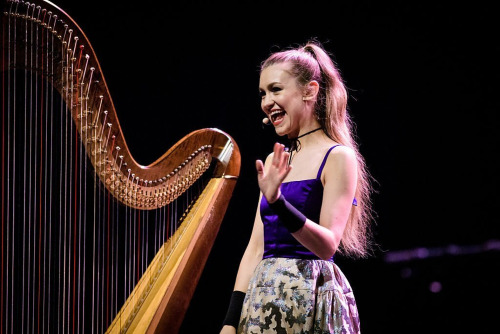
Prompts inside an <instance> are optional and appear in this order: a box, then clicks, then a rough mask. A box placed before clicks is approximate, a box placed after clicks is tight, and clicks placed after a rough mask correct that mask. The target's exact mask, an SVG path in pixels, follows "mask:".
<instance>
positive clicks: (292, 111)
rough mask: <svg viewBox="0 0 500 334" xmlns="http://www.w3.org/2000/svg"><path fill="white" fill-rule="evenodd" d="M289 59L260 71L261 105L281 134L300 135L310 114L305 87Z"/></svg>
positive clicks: (277, 131)
mask: <svg viewBox="0 0 500 334" xmlns="http://www.w3.org/2000/svg"><path fill="white" fill-rule="evenodd" d="M289 69H290V64H289V63H279V64H274V65H271V66H269V67H267V68H265V69H264V70H263V71H262V72H261V74H260V83H259V90H260V95H261V97H262V101H261V108H262V110H263V111H264V113H266V115H267V117H268V118H269V120H270V121H271V123H272V124H273V125H274V128H275V130H276V133H277V134H278V135H280V136H284V135H288V136H289V137H297V136H298V135H299V130H300V125H301V123H302V121H303V120H304V118H306V117H307V113H306V112H305V108H306V103H304V101H303V99H302V97H303V92H302V89H300V87H299V86H298V84H297V80H296V79H295V77H293V76H292V75H291V72H290V71H289Z"/></svg>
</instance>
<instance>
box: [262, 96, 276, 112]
mask: <svg viewBox="0 0 500 334" xmlns="http://www.w3.org/2000/svg"><path fill="white" fill-rule="evenodd" d="M273 105H274V101H273V99H272V98H271V97H270V96H269V94H267V95H265V96H264V97H262V108H263V109H265V108H270V107H272V106H273Z"/></svg>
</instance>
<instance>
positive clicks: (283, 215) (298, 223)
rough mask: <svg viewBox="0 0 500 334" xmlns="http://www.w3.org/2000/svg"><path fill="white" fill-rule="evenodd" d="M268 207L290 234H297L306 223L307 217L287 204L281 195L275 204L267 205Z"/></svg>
mask: <svg viewBox="0 0 500 334" xmlns="http://www.w3.org/2000/svg"><path fill="white" fill-rule="evenodd" d="M269 207H270V208H271V209H272V210H273V211H274V212H276V214H277V215H278V217H280V219H281V221H282V222H283V225H285V227H286V228H287V229H288V231H290V233H294V232H297V231H298V230H300V229H301V228H302V226H304V224H305V223H306V220H307V217H306V216H304V214H303V213H302V212H300V211H299V210H297V209H296V208H295V207H294V206H293V205H291V204H290V203H288V201H287V200H286V198H285V196H283V194H281V195H280V197H279V198H278V199H277V200H276V201H275V202H273V203H269Z"/></svg>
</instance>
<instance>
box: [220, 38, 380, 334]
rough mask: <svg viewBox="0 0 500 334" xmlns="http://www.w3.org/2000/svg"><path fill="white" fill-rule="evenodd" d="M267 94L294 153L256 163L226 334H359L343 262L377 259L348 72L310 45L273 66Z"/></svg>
mask: <svg viewBox="0 0 500 334" xmlns="http://www.w3.org/2000/svg"><path fill="white" fill-rule="evenodd" d="M259 89H260V93H261V96H262V102H261V107H262V110H263V111H264V113H265V114H266V117H267V119H268V120H267V121H268V122H269V121H270V122H271V123H272V124H273V125H274V127H275V130H276V133H277V134H278V135H280V136H287V137H288V139H290V141H291V148H290V150H289V151H287V150H285V147H284V145H282V144H279V143H276V144H275V145H274V150H273V152H272V153H271V154H270V155H269V156H268V157H267V159H266V161H265V164H264V163H263V162H262V161H260V160H258V161H257V162H256V169H257V175H258V183H259V187H260V190H261V195H260V199H259V205H258V208H257V214H256V217H255V222H254V226H253V230H252V235H251V237H250V241H249V243H248V246H247V248H246V250H245V253H244V255H243V258H242V260H241V263H240V267H239V270H238V274H237V277H236V283H235V286H234V291H233V294H232V297H231V301H230V304H229V309H228V312H227V315H226V319H225V320H224V326H223V328H222V331H221V333H235V332H236V330H237V332H238V333H359V332H360V328H359V327H360V323H359V318H358V313H357V308H356V302H355V299H354V295H353V293H352V290H351V288H350V285H349V283H348V281H347V279H346V278H345V276H344V275H343V273H342V272H341V270H340V269H339V268H338V267H337V265H336V264H335V262H334V255H335V254H336V253H341V254H343V255H345V256H352V257H363V256H365V255H367V252H368V250H369V246H370V237H369V236H370V233H369V231H370V229H369V223H370V221H371V218H372V215H371V209H370V203H371V202H370V194H371V190H372V189H371V185H370V182H369V173H368V172H367V170H366V166H365V163H364V159H363V158H362V156H361V155H360V154H359V151H358V148H357V144H356V143H355V141H354V135H353V132H352V126H353V124H352V123H351V120H350V118H349V115H348V113H347V92H346V89H345V86H344V84H343V82H342V79H341V77H340V74H339V71H338V70H337V68H336V67H335V64H334V62H333V61H332V59H331V58H330V56H329V55H328V53H327V52H326V51H325V50H324V49H323V47H322V46H321V45H320V44H319V43H317V42H309V43H307V44H306V45H304V46H302V47H299V48H296V49H289V50H284V51H281V52H276V53H274V54H272V55H271V56H270V57H269V58H268V59H267V60H265V61H264V62H263V63H262V66H261V72H260V83H259ZM265 120H266V119H265Z"/></svg>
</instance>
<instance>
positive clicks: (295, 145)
mask: <svg viewBox="0 0 500 334" xmlns="http://www.w3.org/2000/svg"><path fill="white" fill-rule="evenodd" d="M321 129H322V128H317V129H314V130H311V131H309V132H306V133H304V134H303V135H300V136H298V137H295V138H289V139H288V140H289V141H290V149H289V150H288V151H289V152H290V158H289V159H288V164H290V163H291V162H292V154H293V151H295V152H298V151H300V140H299V138H302V137H304V136H307V135H308V134H311V133H313V132H316V131H318V130H321Z"/></svg>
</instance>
